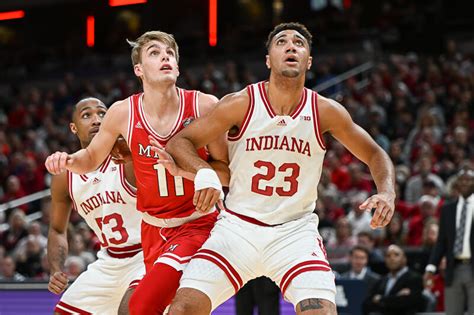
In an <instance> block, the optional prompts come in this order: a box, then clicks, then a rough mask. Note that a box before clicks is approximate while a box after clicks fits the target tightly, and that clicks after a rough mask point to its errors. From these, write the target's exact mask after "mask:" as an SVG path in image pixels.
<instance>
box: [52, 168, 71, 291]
mask: <svg viewBox="0 0 474 315" xmlns="http://www.w3.org/2000/svg"><path fill="white" fill-rule="evenodd" d="M70 213H71V199H70V197H69V191H68V180H67V173H62V174H59V175H55V176H53V178H52V182H51V218H50V224H49V232H48V261H49V265H50V268H51V275H50V278H49V284H48V290H49V291H51V292H52V293H55V294H60V293H62V292H63V291H64V290H65V289H66V287H67V284H68V279H67V276H66V274H65V273H64V272H63V270H64V262H65V261H66V257H67V254H68V243H67V226H68V223H69V215H70Z"/></svg>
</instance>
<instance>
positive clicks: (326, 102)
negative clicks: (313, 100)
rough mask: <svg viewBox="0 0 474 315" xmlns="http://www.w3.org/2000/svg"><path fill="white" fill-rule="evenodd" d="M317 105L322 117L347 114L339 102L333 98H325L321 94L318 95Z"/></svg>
mask: <svg viewBox="0 0 474 315" xmlns="http://www.w3.org/2000/svg"><path fill="white" fill-rule="evenodd" d="M317 105H318V110H319V112H320V114H321V116H327V115H331V114H343V113H344V112H346V109H345V108H344V106H342V105H341V104H340V103H339V102H338V101H336V100H333V99H332V98H328V97H324V96H322V95H321V94H319V93H318V95H317Z"/></svg>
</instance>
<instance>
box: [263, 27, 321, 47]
mask: <svg viewBox="0 0 474 315" xmlns="http://www.w3.org/2000/svg"><path fill="white" fill-rule="evenodd" d="M284 30H295V31H297V32H298V33H300V34H301V35H303V37H304V38H305V39H306V41H307V42H308V46H309V50H310V51H311V46H312V44H313V35H311V33H310V32H309V31H308V29H307V28H306V26H304V25H303V24H301V23H298V22H289V23H280V24H278V25H277V26H275V28H274V29H273V30H272V31H271V32H270V34H268V38H267V42H266V43H265V46H266V47H267V50H270V45H271V43H272V39H273V37H275V35H276V34H278V33H280V32H281V31H284Z"/></svg>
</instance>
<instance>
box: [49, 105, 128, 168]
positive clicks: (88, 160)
mask: <svg viewBox="0 0 474 315" xmlns="http://www.w3.org/2000/svg"><path fill="white" fill-rule="evenodd" d="M127 121H128V105H127V103H126V101H120V102H117V103H115V104H114V105H112V106H111V107H110V109H109V110H108V111H107V114H106V115H105V116H104V120H103V121H102V124H101V126H100V129H99V132H98V133H97V134H96V135H95V136H94V138H93V139H92V141H91V143H90V144H89V146H87V148H84V149H81V150H79V151H77V152H76V153H74V154H67V153H66V152H55V153H53V154H51V155H50V156H48V158H47V159H46V162H45V166H46V168H47V170H48V171H49V172H50V173H51V174H53V175H56V174H61V173H62V172H64V171H65V170H66V169H67V170H70V171H71V172H73V173H76V174H85V173H89V172H91V171H94V170H95V169H97V167H99V165H100V164H101V163H102V162H103V161H104V160H105V158H106V157H107V156H108V155H109V153H110V151H111V150H112V148H113V146H114V144H115V141H116V140H117V138H118V137H119V136H120V135H121V134H126V129H127Z"/></svg>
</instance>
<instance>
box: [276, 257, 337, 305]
mask: <svg viewBox="0 0 474 315" xmlns="http://www.w3.org/2000/svg"><path fill="white" fill-rule="evenodd" d="M307 271H331V267H330V266H329V264H328V263H327V262H325V261H323V260H309V261H304V262H301V263H299V264H297V265H295V266H293V267H291V269H290V270H288V271H287V272H286V273H285V275H284V276H283V278H281V282H280V289H281V292H282V295H283V296H285V292H286V289H287V288H288V286H289V285H290V283H291V281H293V279H294V278H295V277H296V276H297V275H299V274H301V273H303V272H307Z"/></svg>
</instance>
